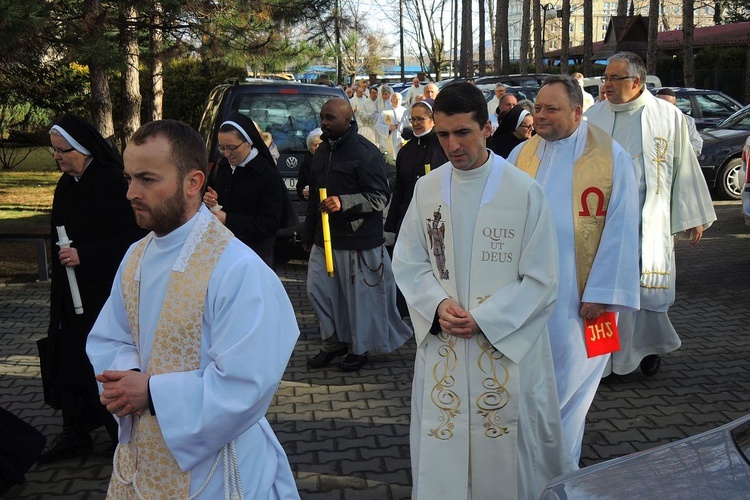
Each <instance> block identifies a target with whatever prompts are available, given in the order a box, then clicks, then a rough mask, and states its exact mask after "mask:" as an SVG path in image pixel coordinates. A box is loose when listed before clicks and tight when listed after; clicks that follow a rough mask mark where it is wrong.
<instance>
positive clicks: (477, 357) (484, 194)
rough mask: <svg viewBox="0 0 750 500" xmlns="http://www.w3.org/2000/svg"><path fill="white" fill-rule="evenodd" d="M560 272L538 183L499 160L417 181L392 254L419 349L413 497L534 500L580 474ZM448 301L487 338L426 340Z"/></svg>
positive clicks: (414, 390)
mask: <svg viewBox="0 0 750 500" xmlns="http://www.w3.org/2000/svg"><path fill="white" fill-rule="evenodd" d="M436 212H439V213H440V214H441V217H442V218H440V219H439V220H438V217H436V215H437V214H436ZM442 224H444V226H442ZM441 228H442V230H441ZM430 234H432V237H430ZM443 235H444V237H442V236H443ZM430 241H432V242H433V244H434V245H433V246H431V244H430ZM441 241H444V246H443V245H441V243H440V242H441ZM557 267H558V266H557V244H556V241H555V235H554V228H553V225H552V219H551V216H550V214H549V209H548V207H547V203H546V201H545V199H544V195H543V193H542V192H541V189H540V187H539V185H538V184H537V183H536V182H534V181H533V180H532V179H530V178H529V177H528V175H526V174H524V173H523V172H520V171H519V170H517V169H516V168H514V167H513V166H512V165H510V164H508V163H507V162H506V161H505V160H503V159H502V158H501V157H499V156H497V155H495V154H493V153H492V152H490V156H489V161H488V162H487V163H485V164H484V165H483V166H481V167H479V168H477V169H474V170H470V171H466V172H464V171H460V170H456V169H454V168H452V166H451V165H450V164H446V165H445V166H443V167H442V168H439V169H436V170H433V171H432V172H431V173H430V174H428V175H426V176H424V177H422V178H420V179H419V181H418V182H417V185H416V187H415V191H414V197H413V198H412V202H411V205H410V206H409V210H408V211H407V213H406V216H405V218H404V222H403V225H402V226H401V230H400V233H399V236H398V240H397V243H396V247H395V249H394V256H393V270H394V274H395V276H396V281H397V282H398V285H399V287H400V289H401V291H402V292H403V294H404V297H405V298H406V301H407V303H408V305H409V311H410V314H411V319H412V323H413V325H414V331H415V337H416V339H417V345H418V348H417V356H416V362H415V369H414V382H413V386H412V419H411V430H410V444H411V459H412V477H413V485H414V486H413V498H415V499H437V498H446V499H447V498H450V499H462V500H463V499H472V498H473V499H475V500H479V499H485V498H493V499H504V498H507V499H517V498H536V497H537V496H538V495H539V493H540V491H541V490H542V489H543V488H544V486H545V485H546V483H547V482H548V481H549V480H551V479H552V478H553V477H556V476H557V475H559V474H562V473H564V472H567V471H569V470H572V469H573V464H572V461H571V459H570V456H569V453H568V452H567V448H566V446H565V442H564V439H563V435H562V425H561V423H560V414H559V410H558V402H557V391H556V388H555V381H554V368H553V364H552V355H551V351H550V346H549V337H548V335H547V327H546V324H547V320H548V319H549V316H550V314H551V313H552V309H553V307H554V302H555V296H556V289H557ZM448 297H453V298H454V299H455V300H456V301H457V302H458V303H459V304H460V305H461V306H462V307H463V308H465V309H466V310H468V311H469V312H470V313H471V314H472V316H473V317H474V319H475V320H476V322H477V324H478V325H479V327H480V328H481V330H482V333H480V334H478V335H476V336H475V337H474V338H472V339H461V338H458V337H454V336H447V335H445V334H444V333H442V332H441V333H439V334H438V335H432V334H430V332H429V330H430V328H431V325H432V324H433V319H434V316H435V312H436V310H437V306H438V304H439V303H440V302H441V301H442V300H444V299H446V298H448Z"/></svg>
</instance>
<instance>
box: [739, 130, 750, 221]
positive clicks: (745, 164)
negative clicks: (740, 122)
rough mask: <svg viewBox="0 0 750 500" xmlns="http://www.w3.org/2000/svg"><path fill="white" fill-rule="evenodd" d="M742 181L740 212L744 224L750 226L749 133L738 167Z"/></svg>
mask: <svg viewBox="0 0 750 500" xmlns="http://www.w3.org/2000/svg"><path fill="white" fill-rule="evenodd" d="M743 181H744V183H745V184H744V188H743V189H742V214H743V215H744V217H745V224H747V225H748V226H750V135H749V136H747V139H746V140H745V147H743V148H742V168H741V169H740V182H743Z"/></svg>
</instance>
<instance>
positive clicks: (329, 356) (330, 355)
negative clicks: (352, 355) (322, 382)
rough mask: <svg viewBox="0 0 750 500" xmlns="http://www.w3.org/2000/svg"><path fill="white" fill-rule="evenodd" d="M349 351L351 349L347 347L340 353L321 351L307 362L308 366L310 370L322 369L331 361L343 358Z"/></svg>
mask: <svg viewBox="0 0 750 500" xmlns="http://www.w3.org/2000/svg"><path fill="white" fill-rule="evenodd" d="M348 351H349V348H347V347H346V346H344V347H342V348H341V349H339V350H338V351H333V352H325V351H320V352H319V353H318V354H316V355H315V356H313V357H312V358H310V359H308V360H307V366H308V368H322V367H324V366H326V365H329V364H330V363H331V361H333V360H334V359H336V358H338V357H339V356H343V355H344V354H346V353H347V352H348Z"/></svg>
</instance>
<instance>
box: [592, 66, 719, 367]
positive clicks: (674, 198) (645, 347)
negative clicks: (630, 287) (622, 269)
mask: <svg viewBox="0 0 750 500" xmlns="http://www.w3.org/2000/svg"><path fill="white" fill-rule="evenodd" d="M645 78H646V67H645V66H644V64H643V61H642V60H641V58H640V57H638V56H637V55H636V54H633V53H631V52H619V53H617V54H615V55H613V56H612V57H610V58H609V60H608V64H607V69H606V70H605V73H604V76H602V79H603V80H604V85H603V86H602V89H603V90H604V92H605V94H606V96H607V100H606V101H602V102H599V103H597V104H595V105H594V106H592V107H591V108H589V109H588V111H586V113H585V115H584V116H585V117H586V119H587V120H588V122H589V123H592V124H594V125H596V126H597V127H599V128H601V129H602V130H604V131H605V132H606V133H607V134H610V135H611V136H612V138H614V140H615V141H617V142H618V143H619V144H620V145H621V146H622V147H623V148H625V151H627V152H628V154H629V155H630V157H631V158H632V159H633V161H634V162H635V166H636V177H637V179H638V194H639V199H640V200H639V201H640V208H641V233H640V243H641V248H640V259H641V269H640V273H641V309H640V311H638V312H635V313H623V314H621V315H620V318H619V325H618V327H619V330H620V344H621V349H620V350H619V351H618V352H616V353H614V354H613V355H612V366H611V371H612V372H614V373H617V374H620V375H625V374H627V373H630V372H632V371H633V370H635V369H636V368H638V366H639V365H640V368H641V371H642V372H643V373H644V374H646V375H655V374H656V373H657V372H658V371H659V367H660V366H661V358H660V356H661V355H663V354H667V353H669V352H672V351H674V350H675V349H677V348H679V347H680V344H681V342H680V337H679V336H678V335H677V332H676V331H675V329H674V327H673V326H672V323H671V322H670V320H669V317H668V316H667V311H668V309H669V306H670V305H672V303H673V302H674V297H675V258H674V241H675V239H687V240H689V241H690V245H695V244H696V243H698V242H699V241H700V240H701V237H702V235H703V231H704V230H705V229H707V228H708V227H709V226H710V225H711V223H712V222H713V221H715V220H716V214H715V213H714V208H713V205H712V203H711V195H710V194H709V192H708V187H707V186H706V180H705V179H704V177H703V174H702V173H701V169H700V165H698V159H697V158H696V156H695V153H694V152H693V150H692V147H691V144H690V137H689V135H688V129H687V125H686V123H685V119H684V117H683V114H682V111H680V110H679V109H678V108H677V107H676V106H673V105H671V104H669V103H668V102H666V101H663V100H661V99H657V98H656V97H654V96H653V95H651V92H649V91H648V90H646V86H645V85H644V82H645ZM609 371H610V368H608V369H607V372H609ZM607 372H605V374H606V373H607Z"/></svg>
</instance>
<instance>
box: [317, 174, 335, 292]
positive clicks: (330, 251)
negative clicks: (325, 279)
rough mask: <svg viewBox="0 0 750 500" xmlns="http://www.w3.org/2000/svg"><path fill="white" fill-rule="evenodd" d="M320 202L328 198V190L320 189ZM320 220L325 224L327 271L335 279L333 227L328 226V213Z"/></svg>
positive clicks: (324, 242) (324, 239)
mask: <svg viewBox="0 0 750 500" xmlns="http://www.w3.org/2000/svg"><path fill="white" fill-rule="evenodd" d="M318 192H319V193H320V201H321V202H322V201H323V200H325V199H326V198H328V190H327V189H326V188H319V189H318ZM320 220H321V223H322V224H323V251H324V253H325V256H326V271H328V276H330V277H331V278H333V248H331V226H329V225H328V212H320Z"/></svg>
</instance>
